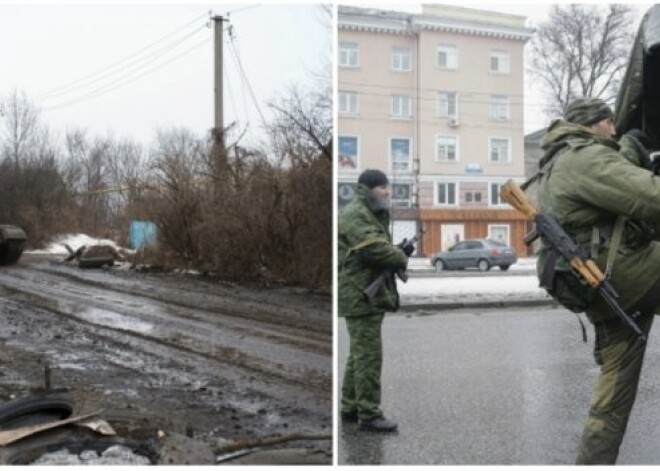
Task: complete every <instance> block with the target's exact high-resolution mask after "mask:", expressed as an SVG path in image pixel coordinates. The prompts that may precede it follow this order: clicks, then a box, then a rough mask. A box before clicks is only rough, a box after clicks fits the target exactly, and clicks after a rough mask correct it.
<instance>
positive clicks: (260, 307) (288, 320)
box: [30, 263, 332, 341]
mask: <svg viewBox="0 0 660 471" xmlns="http://www.w3.org/2000/svg"><path fill="white" fill-rule="evenodd" d="M30 270H31V271H39V272H43V273H51V274H54V275H58V276H60V277H65V278H68V279H70V280H72V281H73V282H75V283H76V284H84V285H89V286H95V287H99V288H104V289H112V290H113V291H117V292H122V293H126V294H133V295H137V296H141V297H145V298H149V299H154V300H156V301H167V302H168V303H169V304H172V305H175V306H180V307H187V308H199V309H204V310H205V311H207V312H213V313H217V314H220V315H226V316H231V317H243V318H246V319H252V320H258V321H259V322H260V323H267V324H273V325H278V326H286V327H288V328H289V330H290V328H294V329H295V328H298V329H302V330H303V331H304V332H305V335H306V336H311V337H314V338H316V337H318V338H322V339H323V340H324V341H326V340H327V338H328V337H327V336H328V335H330V336H331V335H332V316H331V315H329V314H330V313H329V312H325V311H322V312H319V309H318V307H315V308H312V309H309V308H307V309H295V308H293V307H292V306H290V305H287V304H285V303H282V302H278V303H273V302H272V299H268V301H267V303H263V302H261V303H260V302H259V301H260V300H259V299H258V293H257V292H255V291H254V290H250V291H251V293H250V294H257V296H256V297H249V295H248V296H246V295H245V294H243V295H236V294H235V293H232V289H231V288H227V287H226V285H227V283H224V285H225V286H223V285H222V284H212V283H208V282H198V283H197V284H195V283H194V282H192V281H191V280H189V279H187V278H178V279H176V284H177V285H179V284H180V283H181V282H183V283H187V285H186V287H185V290H184V289H182V288H180V286H174V287H172V286H169V287H168V288H170V290H168V291H165V292H163V291H161V292H158V293H155V292H154V291H153V290H151V289H149V288H146V287H145V285H149V284H152V283H151V282H153V281H156V280H153V279H150V278H149V276H148V275H144V276H143V277H142V278H136V275H135V274H133V278H132V279H125V278H123V277H121V276H113V272H109V273H99V272H96V271H93V270H86V271H83V272H80V271H79V270H76V271H72V270H70V269H69V268H68V267H67V266H64V265H62V264H56V263H51V264H43V263H42V264H37V265H34V266H31V267H30ZM83 273H84V274H83ZM172 281H174V280H172V279H171V278H168V277H162V278H158V280H157V282H158V284H163V283H168V282H170V284H172V283H171V282H172ZM200 285H201V286H205V287H206V289H202V287H201V286H200ZM228 285H229V286H232V285H233V284H231V283H228ZM214 290H215V291H217V290H222V291H223V292H222V293H216V292H213V291H214ZM179 291H183V292H185V293H186V294H190V293H191V292H193V293H195V294H198V295H201V296H202V297H201V298H199V297H197V298H195V299H194V300H188V301H186V300H185V299H181V298H179V297H177V294H180V293H179ZM243 291H245V290H243ZM316 296H318V295H316ZM228 299H229V302H230V303H232V304H233V305H232V306H231V307H225V304H227V300H228ZM236 304H239V306H236ZM241 305H242V306H241ZM243 306H248V307H249V309H248V308H246V307H243Z"/></svg>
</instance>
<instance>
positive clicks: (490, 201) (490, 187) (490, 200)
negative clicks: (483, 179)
mask: <svg viewBox="0 0 660 471" xmlns="http://www.w3.org/2000/svg"><path fill="white" fill-rule="evenodd" d="M505 183H506V182H497V181H490V182H488V206H490V207H491V208H507V207H509V204H508V203H507V202H506V201H503V200H502V198H498V199H499V200H500V204H493V185H495V184H497V185H499V186H500V189H501V187H502V186H503V185H504V184H505ZM498 193H499V190H498Z"/></svg>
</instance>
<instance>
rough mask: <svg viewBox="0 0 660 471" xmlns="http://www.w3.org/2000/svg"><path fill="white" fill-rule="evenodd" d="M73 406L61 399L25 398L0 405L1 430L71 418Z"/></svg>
mask: <svg viewBox="0 0 660 471" xmlns="http://www.w3.org/2000/svg"><path fill="white" fill-rule="evenodd" d="M72 412H73V404H72V403H71V401H69V400H68V399H64V398H61V397H24V398H21V399H16V400H14V401H9V402H7V403H5V404H2V405H0V428H2V430H8V429H13V428H18V427H25V426H28V425H36V424H42V423H46V422H53V421H56V420H63V419H66V418H68V417H70V416H71V414H72Z"/></svg>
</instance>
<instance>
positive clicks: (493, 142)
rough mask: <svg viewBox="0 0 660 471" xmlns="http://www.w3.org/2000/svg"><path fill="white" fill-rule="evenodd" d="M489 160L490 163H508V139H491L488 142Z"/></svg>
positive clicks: (509, 143) (509, 144) (509, 142)
mask: <svg viewBox="0 0 660 471" xmlns="http://www.w3.org/2000/svg"><path fill="white" fill-rule="evenodd" d="M488 147H489V149H490V150H489V152H488V155H489V160H490V161H491V162H509V159H510V155H511V153H510V151H509V149H510V147H511V141H510V140H509V139H502V138H496V137H493V138H491V139H490V142H489V146H488Z"/></svg>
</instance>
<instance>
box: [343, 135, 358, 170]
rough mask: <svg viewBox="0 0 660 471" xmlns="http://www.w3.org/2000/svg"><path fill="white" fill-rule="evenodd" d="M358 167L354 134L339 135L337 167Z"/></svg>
mask: <svg viewBox="0 0 660 471" xmlns="http://www.w3.org/2000/svg"><path fill="white" fill-rule="evenodd" d="M357 168H358V138H357V137H355V136H339V169H340V170H357Z"/></svg>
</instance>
